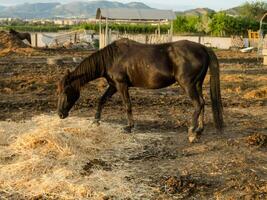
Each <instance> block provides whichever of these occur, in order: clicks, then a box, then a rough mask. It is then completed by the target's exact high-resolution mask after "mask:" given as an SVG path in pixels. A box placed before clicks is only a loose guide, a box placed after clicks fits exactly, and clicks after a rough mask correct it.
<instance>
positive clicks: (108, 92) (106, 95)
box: [94, 86, 117, 125]
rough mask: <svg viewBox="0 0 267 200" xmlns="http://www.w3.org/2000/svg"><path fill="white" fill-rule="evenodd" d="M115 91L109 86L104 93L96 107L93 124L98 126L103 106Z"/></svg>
mask: <svg viewBox="0 0 267 200" xmlns="http://www.w3.org/2000/svg"><path fill="white" fill-rule="evenodd" d="M116 91H117V89H116V88H115V87H114V86H109V87H108V88H107V90H106V91H105V93H104V94H103V95H102V96H101V97H100V99H99V102H98V105H97V110H96V114H95V120H94V123H95V124H97V125H99V121H100V119H101V112H102V109H103V106H104V104H105V103H106V101H107V100H108V99H109V98H111V97H112V95H113V94H115V93H116Z"/></svg>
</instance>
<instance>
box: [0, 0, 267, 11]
mask: <svg viewBox="0 0 267 200" xmlns="http://www.w3.org/2000/svg"><path fill="white" fill-rule="evenodd" d="M71 1H89V0H0V5H14V4H20V3H36V2H61V3H66V2H71ZM117 1H118V2H122V3H127V2H133V1H138V0H117ZM265 1H266V2H267V0H265ZM139 2H143V3H146V4H147V5H149V6H151V7H154V8H159V9H172V10H186V9H191V8H199V7H208V8H211V9H215V10H221V9H226V8H232V7H235V6H238V5H240V4H242V3H244V2H246V0H219V1H218V0H191V1H190V0H166V1H163V0H143V1H139Z"/></svg>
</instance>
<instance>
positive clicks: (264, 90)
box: [244, 86, 267, 99]
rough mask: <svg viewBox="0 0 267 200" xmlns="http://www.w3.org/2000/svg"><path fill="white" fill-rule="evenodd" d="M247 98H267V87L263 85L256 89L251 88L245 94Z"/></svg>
mask: <svg viewBox="0 0 267 200" xmlns="http://www.w3.org/2000/svg"><path fill="white" fill-rule="evenodd" d="M244 98H245V99H267V87H266V86H263V87H260V88H257V89H255V90H251V91H249V92H247V93H246V94H245V95H244Z"/></svg>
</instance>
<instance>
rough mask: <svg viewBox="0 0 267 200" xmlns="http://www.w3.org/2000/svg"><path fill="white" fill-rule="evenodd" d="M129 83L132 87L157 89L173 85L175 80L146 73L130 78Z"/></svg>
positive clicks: (170, 77)
mask: <svg viewBox="0 0 267 200" xmlns="http://www.w3.org/2000/svg"><path fill="white" fill-rule="evenodd" d="M130 81H131V85H132V86H133V87H142V88H148V89H159V88H164V87H167V86H169V85H171V84H173V83H175V78H174V77H172V76H166V75H162V74H155V73H150V74H149V73H148V74H145V75H139V76H136V77H134V78H131V79H130Z"/></svg>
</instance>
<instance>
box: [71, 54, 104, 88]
mask: <svg viewBox="0 0 267 200" xmlns="http://www.w3.org/2000/svg"><path fill="white" fill-rule="evenodd" d="M89 59H90V58H89ZM89 59H86V60H84V61H83V62H81V64H80V65H79V66H78V67H76V69H75V70H74V71H73V72H72V73H71V79H72V84H73V85H75V86H76V87H78V88H80V87H82V86H83V85H85V84H86V83H88V82H90V81H93V80H95V79H97V78H100V77H103V75H104V69H102V68H103V67H102V66H101V65H100V64H98V63H96V64H95V65H92V62H90V60H89Z"/></svg>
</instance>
